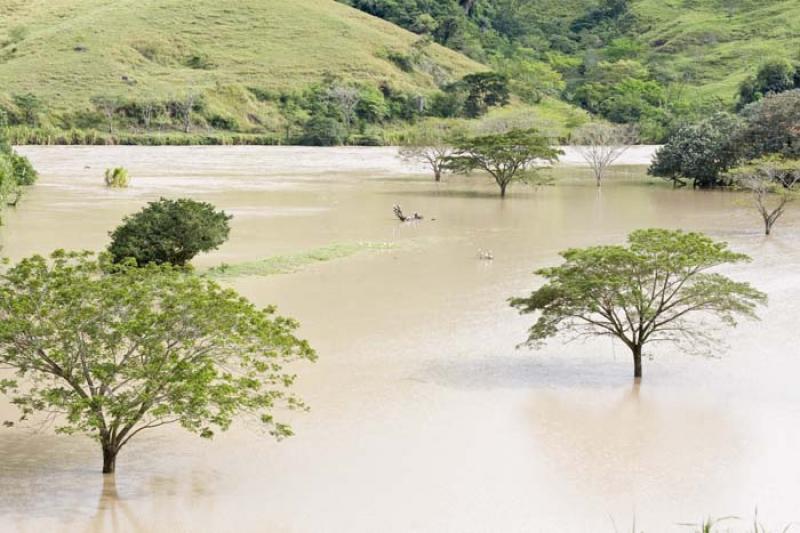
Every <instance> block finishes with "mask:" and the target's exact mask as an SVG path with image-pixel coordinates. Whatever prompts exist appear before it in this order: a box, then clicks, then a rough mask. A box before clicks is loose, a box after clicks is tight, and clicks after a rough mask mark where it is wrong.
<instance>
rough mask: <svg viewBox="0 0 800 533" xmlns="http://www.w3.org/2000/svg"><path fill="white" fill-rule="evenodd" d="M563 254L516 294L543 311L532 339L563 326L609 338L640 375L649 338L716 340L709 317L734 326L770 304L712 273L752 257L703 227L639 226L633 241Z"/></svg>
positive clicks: (521, 304) (525, 308)
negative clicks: (532, 286) (539, 280)
mask: <svg viewBox="0 0 800 533" xmlns="http://www.w3.org/2000/svg"><path fill="white" fill-rule="evenodd" d="M561 256H562V257H563V258H564V263H563V264H562V265H560V266H557V267H551V268H543V269H540V270H538V271H537V272H536V274H538V275H539V276H542V277H544V278H545V279H546V280H547V283H546V284H545V285H543V286H542V287H540V288H539V289H537V290H535V291H534V292H533V293H532V294H531V295H529V296H526V297H522V298H513V299H512V300H511V305H512V306H513V307H515V308H517V309H519V311H520V313H522V314H528V313H536V314H537V315H538V318H537V320H536V322H535V323H534V324H533V326H532V327H531V328H530V331H529V336H528V341H527V344H529V345H537V344H538V343H540V342H541V341H543V340H544V339H547V338H549V337H552V336H554V335H556V334H558V333H562V332H563V333H567V334H570V335H572V336H573V338H580V337H585V336H593V335H601V336H611V337H614V338H617V339H619V340H621V341H622V342H623V343H624V344H625V345H626V346H627V347H628V348H629V349H630V350H631V354H632V356H633V364H634V374H633V375H634V378H637V379H639V378H641V377H642V356H643V354H644V347H645V346H646V345H648V344H649V343H653V342H657V341H670V342H685V343H688V344H689V345H690V347H695V348H696V347H699V345H708V344H709V343H710V344H713V343H714V342H715V341H716V340H717V337H716V336H715V334H714V328H713V324H712V323H710V322H708V321H707V320H705V319H707V318H711V317H715V318H716V319H718V320H719V321H721V322H722V323H723V324H725V325H727V326H735V325H736V319H737V317H745V318H755V317H756V314H755V309H756V307H757V306H758V305H760V304H763V303H765V302H766V295H765V294H763V293H762V292H760V291H758V290H756V289H754V288H753V287H752V286H750V284H749V283H743V282H736V281H734V280H732V279H730V278H728V277H726V276H723V275H722V274H719V273H714V272H710V270H711V269H713V268H715V267H718V266H720V265H725V264H733V263H741V262H743V261H748V260H749V258H748V257H747V256H746V255H744V254H739V253H735V252H732V251H730V250H729V249H728V245H727V244H726V243H722V242H714V241H713V240H712V239H710V238H709V237H706V236H705V235H702V234H699V233H684V232H682V231H670V230H664V229H647V230H638V231H635V232H633V233H631V234H630V235H629V236H628V245H627V246H622V245H606V246H592V247H589V248H583V249H570V250H567V251H565V252H562V253H561Z"/></svg>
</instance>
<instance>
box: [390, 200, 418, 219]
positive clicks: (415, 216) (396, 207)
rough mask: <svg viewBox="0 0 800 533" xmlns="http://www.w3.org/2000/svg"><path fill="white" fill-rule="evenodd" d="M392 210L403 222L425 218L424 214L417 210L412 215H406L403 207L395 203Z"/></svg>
mask: <svg viewBox="0 0 800 533" xmlns="http://www.w3.org/2000/svg"><path fill="white" fill-rule="evenodd" d="M392 211H394V216H396V217H397V218H398V219H399V220H400V221H401V222H416V221H417V220H422V218H423V217H422V215H420V214H419V213H417V212H415V213H414V214H413V215H411V216H406V215H404V214H403V209H402V208H401V207H400V206H399V205H397V204H394V207H393V208H392Z"/></svg>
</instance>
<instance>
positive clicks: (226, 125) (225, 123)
mask: <svg viewBox="0 0 800 533" xmlns="http://www.w3.org/2000/svg"><path fill="white" fill-rule="evenodd" d="M208 124H209V126H211V127H212V128H216V129H218V130H229V131H236V130H238V129H239V122H238V121H237V120H236V119H235V118H234V117H230V116H225V115H219V114H215V115H211V116H210V117H209V119H208Z"/></svg>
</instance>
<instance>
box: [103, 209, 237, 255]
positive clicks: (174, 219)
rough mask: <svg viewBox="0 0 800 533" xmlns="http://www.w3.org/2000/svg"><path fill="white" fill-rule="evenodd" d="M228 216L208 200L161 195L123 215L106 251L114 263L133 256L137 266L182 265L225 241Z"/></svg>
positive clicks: (228, 230)
mask: <svg viewBox="0 0 800 533" xmlns="http://www.w3.org/2000/svg"><path fill="white" fill-rule="evenodd" d="M231 218H232V217H230V216H228V215H227V214H225V212H223V211H217V210H216V209H215V208H214V206H213V205H211V204H208V203H204V202H196V201H194V200H189V199H179V200H168V199H166V198H161V199H160V200H158V201H157V202H151V203H149V204H147V206H146V207H145V208H144V209H142V210H141V211H139V212H138V213H136V214H134V215H131V216H128V217H125V219H124V220H123V223H122V225H121V226H119V227H118V228H116V229H115V230H114V231H113V232H111V244H110V245H109V247H108V251H109V252H110V253H111V255H112V257H113V258H114V261H115V262H120V261H123V260H124V259H127V258H133V259H135V260H136V263H137V264H138V265H139V266H143V265H147V264H148V263H156V264H164V263H171V264H173V265H177V266H183V265H185V264H186V263H187V262H189V261H191V260H192V258H194V256H196V255H197V254H198V253H200V252H207V251H210V250H215V249H217V248H219V246H220V245H221V244H222V243H224V242H225V241H226V240H228V234H229V233H230V227H229V225H228V222H229V221H230V219H231Z"/></svg>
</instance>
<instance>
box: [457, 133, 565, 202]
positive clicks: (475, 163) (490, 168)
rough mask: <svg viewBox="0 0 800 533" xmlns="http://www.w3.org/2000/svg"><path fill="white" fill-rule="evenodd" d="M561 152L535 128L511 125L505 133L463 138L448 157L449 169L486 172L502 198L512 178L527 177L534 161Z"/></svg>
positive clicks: (555, 157)
mask: <svg viewBox="0 0 800 533" xmlns="http://www.w3.org/2000/svg"><path fill="white" fill-rule="evenodd" d="M562 153H563V152H562V151H561V150H559V149H557V148H554V147H552V146H550V141H549V140H548V139H547V138H546V137H544V136H543V135H541V134H540V133H539V132H538V131H536V130H534V129H529V130H518V129H514V130H511V131H509V132H506V133H498V134H492V135H482V136H479V137H471V138H467V139H462V140H460V141H458V142H457V143H456V152H455V154H454V155H453V156H451V157H449V158H448V164H447V166H448V169H450V170H454V171H463V172H471V171H473V170H476V169H477V170H483V171H485V172H487V173H489V175H490V176H492V177H493V178H494V180H495V182H497V185H498V186H499V187H500V196H501V197H502V198H505V196H506V189H507V188H508V186H509V185H510V184H511V183H513V182H514V181H521V180H523V179H526V178H527V179H529V178H531V177H532V175H533V174H535V172H536V167H535V166H534V164H535V163H537V162H548V163H553V162H555V161H557V160H558V156H559V155H560V154H562Z"/></svg>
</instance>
